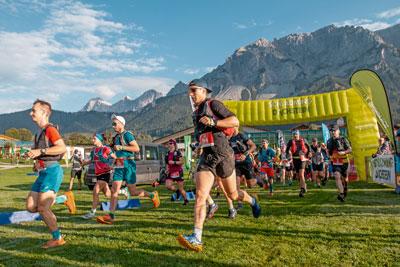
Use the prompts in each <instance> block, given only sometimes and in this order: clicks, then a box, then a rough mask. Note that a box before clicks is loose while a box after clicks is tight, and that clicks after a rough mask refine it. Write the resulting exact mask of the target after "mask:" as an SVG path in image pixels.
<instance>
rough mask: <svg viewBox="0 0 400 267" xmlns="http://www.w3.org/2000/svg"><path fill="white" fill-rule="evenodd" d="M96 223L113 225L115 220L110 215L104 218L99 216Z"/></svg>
mask: <svg viewBox="0 0 400 267" xmlns="http://www.w3.org/2000/svg"><path fill="white" fill-rule="evenodd" d="M96 221H97V222H98V223H101V224H113V223H114V219H112V218H111V216H110V214H106V215H104V216H97V217H96Z"/></svg>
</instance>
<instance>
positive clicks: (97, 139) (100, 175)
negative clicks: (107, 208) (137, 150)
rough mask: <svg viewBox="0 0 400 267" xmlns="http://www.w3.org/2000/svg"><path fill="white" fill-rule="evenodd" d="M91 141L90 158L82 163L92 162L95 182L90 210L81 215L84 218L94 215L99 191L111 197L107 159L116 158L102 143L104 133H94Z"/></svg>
mask: <svg viewBox="0 0 400 267" xmlns="http://www.w3.org/2000/svg"><path fill="white" fill-rule="evenodd" d="M92 142H93V144H94V145H95V147H94V148H93V150H92V151H91V153H90V159H89V160H87V161H84V162H83V165H87V164H89V163H91V162H93V163H94V170H95V175H96V184H95V186H94V188H93V202H92V210H91V211H90V212H88V213H87V214H85V215H83V218H84V219H91V218H93V217H94V216H95V215H96V210H97V206H98V205H99V194H100V192H103V194H104V196H105V197H106V198H108V199H109V198H111V191H110V188H109V187H108V183H109V182H110V179H111V171H112V168H111V166H110V161H109V159H110V158H113V159H116V158H117V157H116V156H115V154H114V152H113V151H112V150H111V148H110V147H108V146H105V145H103V144H104V143H105V142H106V137H105V135H104V134H99V133H97V134H95V135H94V136H93V138H92Z"/></svg>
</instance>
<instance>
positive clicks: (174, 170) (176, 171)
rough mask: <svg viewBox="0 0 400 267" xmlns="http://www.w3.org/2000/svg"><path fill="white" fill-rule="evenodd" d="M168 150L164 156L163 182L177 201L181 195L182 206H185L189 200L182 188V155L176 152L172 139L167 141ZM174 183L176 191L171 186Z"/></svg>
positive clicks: (174, 142)
mask: <svg viewBox="0 0 400 267" xmlns="http://www.w3.org/2000/svg"><path fill="white" fill-rule="evenodd" d="M168 148H169V151H168V153H167V155H166V156H165V164H167V170H166V174H167V179H166V180H165V187H166V188H167V189H168V190H170V191H176V199H177V200H178V199H179V197H180V195H182V197H183V205H187V204H188V203H189V200H188V199H187V197H186V192H185V189H184V188H183V168H182V165H183V164H184V159H183V155H182V153H181V152H180V151H179V150H178V148H177V146H176V141H175V140H174V139H170V140H169V141H168ZM174 182H175V183H177V184H178V189H176V188H175V186H174V185H173V183H174Z"/></svg>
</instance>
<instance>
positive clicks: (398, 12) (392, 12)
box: [377, 7, 400, 19]
mask: <svg viewBox="0 0 400 267" xmlns="http://www.w3.org/2000/svg"><path fill="white" fill-rule="evenodd" d="M396 16H400V7H396V8H392V9H389V10H386V11H383V12H380V13H378V14H377V17H378V18H381V19H389V18H393V17H396Z"/></svg>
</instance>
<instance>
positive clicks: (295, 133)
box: [292, 130, 300, 135]
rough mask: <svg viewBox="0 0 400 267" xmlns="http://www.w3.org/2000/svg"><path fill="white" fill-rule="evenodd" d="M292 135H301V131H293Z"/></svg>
mask: <svg viewBox="0 0 400 267" xmlns="http://www.w3.org/2000/svg"><path fill="white" fill-rule="evenodd" d="M292 135H300V131H299V130H293V131H292Z"/></svg>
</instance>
